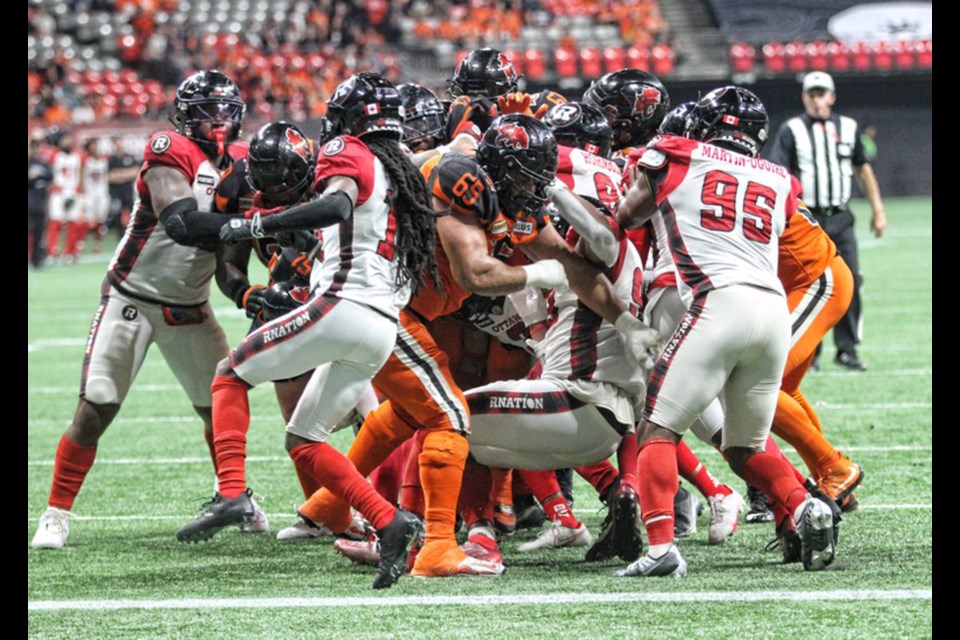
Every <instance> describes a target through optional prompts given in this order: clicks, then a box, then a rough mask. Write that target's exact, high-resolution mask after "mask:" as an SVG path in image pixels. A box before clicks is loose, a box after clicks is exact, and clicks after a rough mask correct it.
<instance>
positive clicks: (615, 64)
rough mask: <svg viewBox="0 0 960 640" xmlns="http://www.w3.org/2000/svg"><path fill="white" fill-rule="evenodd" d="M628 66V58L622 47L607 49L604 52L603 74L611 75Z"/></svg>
mask: <svg viewBox="0 0 960 640" xmlns="http://www.w3.org/2000/svg"><path fill="white" fill-rule="evenodd" d="M625 66H627V58H626V55H625V54H624V52H623V49H622V48H620V47H606V48H604V50H603V72H604V73H611V72H613V71H617V70H619V69H623V68H624V67H625Z"/></svg>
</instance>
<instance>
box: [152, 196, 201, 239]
mask: <svg viewBox="0 0 960 640" xmlns="http://www.w3.org/2000/svg"><path fill="white" fill-rule="evenodd" d="M198 208H199V206H198V205H197V199H196V198H182V199H180V200H177V201H176V202H173V203H171V204H170V205H169V206H168V207H167V208H166V209H164V210H163V211H161V212H160V221H161V222H163V227H164V229H166V231H167V235H168V236H170V237H171V238H172V239H173V241H174V242H176V243H177V244H184V245H188V246H191V247H193V246H197V244H198V243H197V241H196V239H193V238H191V237H190V230H189V228H188V227H187V216H189V214H190V213H192V212H195V211H197V209H198Z"/></svg>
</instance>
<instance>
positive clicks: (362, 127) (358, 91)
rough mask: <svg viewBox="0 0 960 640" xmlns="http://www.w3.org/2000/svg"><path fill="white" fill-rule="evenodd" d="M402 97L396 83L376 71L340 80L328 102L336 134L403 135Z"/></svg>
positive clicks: (360, 135)
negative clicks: (394, 84)
mask: <svg viewBox="0 0 960 640" xmlns="http://www.w3.org/2000/svg"><path fill="white" fill-rule="evenodd" d="M402 109H403V99H402V98H401V97H400V92H399V91H397V88H396V87H395V86H393V83H392V82H390V81H388V80H387V79H385V78H383V77H382V76H380V75H379V74H376V73H369V72H364V73H355V74H353V75H352V76H350V77H349V78H347V79H346V80H344V81H343V82H341V83H340V84H339V85H338V86H337V89H336V91H334V92H333V97H332V98H330V101H329V102H328V103H327V120H329V121H330V124H331V125H332V133H333V134H334V135H341V134H347V135H351V136H356V137H358V138H363V137H364V136H376V137H384V138H390V139H393V140H396V141H397V142H399V141H400V138H401V137H402V136H403V115H402V113H403V112H402Z"/></svg>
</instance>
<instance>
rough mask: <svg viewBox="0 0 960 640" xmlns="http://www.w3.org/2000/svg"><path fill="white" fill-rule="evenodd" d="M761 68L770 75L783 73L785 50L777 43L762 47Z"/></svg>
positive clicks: (785, 63) (769, 43)
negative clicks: (764, 68)
mask: <svg viewBox="0 0 960 640" xmlns="http://www.w3.org/2000/svg"><path fill="white" fill-rule="evenodd" d="M761 51H762V53H763V66H764V67H766V69H767V71H769V72H770V73H783V72H784V71H786V69H787V57H786V48H785V47H784V46H783V44H781V43H779V42H768V43H767V44H765V45H763V49H762V50H761Z"/></svg>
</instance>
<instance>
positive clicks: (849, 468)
mask: <svg viewBox="0 0 960 640" xmlns="http://www.w3.org/2000/svg"><path fill="white" fill-rule="evenodd" d="M862 481H863V470H862V469H861V468H860V466H859V465H857V464H854V463H853V462H851V461H850V458H848V457H846V456H840V459H839V460H837V461H836V462H834V463H833V464H831V465H830V466H828V467H827V468H825V469H823V471H822V472H821V473H819V474H818V480H817V487H818V488H819V489H820V490H821V491H823V492H824V493H825V494H827V495H828V496H830V497H831V498H833V499H834V501H836V502H837V504H843V502H844V501H845V500H846V499H847V496H849V495H850V494H851V493H852V492H853V490H854V489H856V488H857V486H858V485H859V484H860V483H861V482H862Z"/></svg>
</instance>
